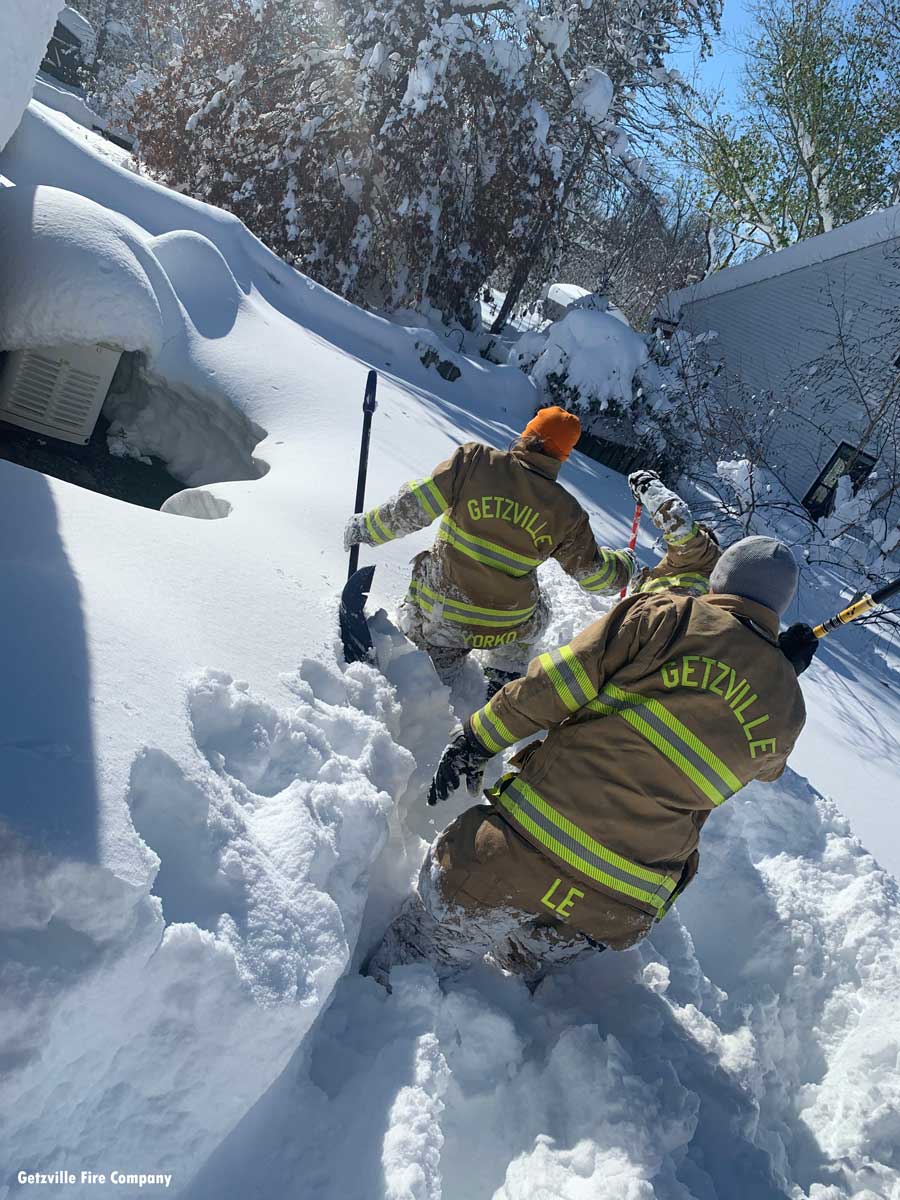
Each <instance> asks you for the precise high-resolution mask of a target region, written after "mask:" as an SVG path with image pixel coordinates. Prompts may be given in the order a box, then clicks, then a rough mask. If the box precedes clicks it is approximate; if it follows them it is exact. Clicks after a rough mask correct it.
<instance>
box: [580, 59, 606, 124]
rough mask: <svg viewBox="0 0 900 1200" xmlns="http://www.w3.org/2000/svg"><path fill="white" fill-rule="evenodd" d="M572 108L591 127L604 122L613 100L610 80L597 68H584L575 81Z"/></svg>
mask: <svg viewBox="0 0 900 1200" xmlns="http://www.w3.org/2000/svg"><path fill="white" fill-rule="evenodd" d="M573 91H574V99H573V101H572V107H573V108H575V109H576V111H578V112H580V113H581V114H582V116H584V117H586V118H587V120H588V121H590V122H591V124H592V125H599V124H601V123H602V122H603V121H605V120H606V117H607V114H608V113H609V106H610V105H611V104H612V99H613V85H612V80H611V79H610V77H609V76H608V75H607V74H606V72H605V71H601V70H600V68H599V67H585V68H584V70H583V71H582V72H581V74H580V75H579V76H578V78H577V79H576V80H575V86H574V88H573Z"/></svg>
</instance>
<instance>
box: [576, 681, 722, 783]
mask: <svg viewBox="0 0 900 1200" xmlns="http://www.w3.org/2000/svg"><path fill="white" fill-rule="evenodd" d="M610 701H612V703H610ZM589 707H590V708H592V709H593V710H594V711H595V712H599V713H601V714H602V715H603V716H611V715H613V714H618V715H619V716H621V717H622V718H623V719H624V720H626V721H627V722H628V723H629V725H631V726H632V727H633V728H634V729H636V730H637V732H638V733H640V734H641V735H642V736H643V737H645V738H646V739H647V741H649V742H650V743H651V744H652V745H654V746H655V747H656V748H657V749H658V750H659V751H661V752H662V753H663V754H664V755H665V756H666V758H668V759H669V761H670V762H672V763H673V764H674V765H675V766H677V767H678V769H679V770H680V771H682V772H683V773H684V774H685V775H686V776H687V777H688V778H689V779H690V780H691V782H692V783H694V784H695V785H696V786H697V787H698V788H700V790H701V791H702V792H703V794H704V795H705V796H707V797H708V798H709V799H710V800H711V801H712V802H713V804H715V805H716V806H718V805H719V804H722V803H723V802H724V801H725V800H727V799H728V797H729V796H732V795H734V793H735V792H737V791H740V789H741V788H742V787H743V786H744V785H743V784H742V783H741V781H740V779H738V777H737V776H736V775H735V774H734V772H733V771H732V770H731V769H730V768H729V767H728V766H727V765H726V764H725V763H724V762H723V761H722V760H721V759H720V758H719V756H718V755H717V754H716V753H715V752H714V751H713V750H711V749H710V747H709V746H707V745H706V743H705V742H702V741H701V740H700V738H699V737H697V735H696V734H695V733H694V731H693V730H692V729H689V728H688V726H687V725H685V724H684V723H683V722H682V721H680V720H679V719H678V717H676V716H675V714H674V713H672V712H670V711H669V709H667V708H666V707H665V705H663V704H661V703H660V702H659V701H658V700H656V699H655V698H651V697H646V696H642V695H640V693H638V692H626V691H623V690H622V688H619V687H616V686H615V684H612V683H608V684H607V685H606V686H605V688H604V690H603V692H602V694H601V695H600V698H599V699H598V700H595V701H592V702H591V704H590V705H589ZM660 726H663V728H660ZM697 760H699V761H697Z"/></svg>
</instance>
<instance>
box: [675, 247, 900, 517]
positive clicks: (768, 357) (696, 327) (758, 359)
mask: <svg viewBox="0 0 900 1200" xmlns="http://www.w3.org/2000/svg"><path fill="white" fill-rule="evenodd" d="M837 233H838V235H839V234H840V231H837ZM826 236H827V235H826ZM786 253H787V252H786ZM737 269H738V270H741V268H737ZM716 278H717V277H715V276H714V277H713V279H716ZM702 287H703V285H699V287H698V288H697V291H698V292H700V293H701V294H700V295H699V296H698V297H697V298H696V299H692V298H691V292H690V290H687V289H686V290H685V292H683V293H679V300H680V310H681V321H680V328H682V329H687V330H689V331H690V332H691V333H695V334H696V333H703V332H706V331H709V330H714V331H716V333H717V334H718V339H717V340H716V341H714V342H713V343H711V345H710V347H709V350H710V357H711V358H712V359H713V360H716V359H722V360H723V361H724V364H725V367H724V370H723V371H722V373H721V375H720V377H719V380H718V393H719V397H720V401H721V405H722V422H723V428H725V429H727V428H728V427H729V425H733V424H734V423H735V418H738V419H741V420H742V419H744V418H745V417H746V416H747V415H749V416H750V418H751V419H755V421H756V422H757V423H758V424H760V425H761V426H763V427H764V429H765V438H766V440H767V442H768V446H767V457H768V458H769V460H770V461H771V462H773V463H774V464H776V465H777V466H778V468H779V470H778V473H779V475H780V476H781V478H782V479H783V480H784V482H785V483H786V484H787V486H788V487H789V488H790V489H791V491H792V492H793V493H794V495H795V496H797V497H798V498H800V499H802V497H803V496H804V495H805V494H806V492H807V490H808V489H809V487H810V486H811V485H812V483H813V482H814V481H815V479H816V478H817V476H818V475H819V472H820V471H821V469H822V467H824V465H825V464H826V463H827V461H828V459H829V458H830V457H831V454H832V452H833V451H834V449H835V448H836V447H837V445H838V444H839V443H840V442H841V441H848V442H851V443H852V444H853V445H857V444H858V442H859V440H860V436H861V434H862V432H863V430H864V429H865V427H866V425H867V423H868V418H867V416H866V412H865V408H864V406H863V404H862V403H861V402H860V399H859V397H858V394H857V392H856V389H855V387H854V384H853V378H852V374H853V373H852V372H850V371H848V370H847V369H845V368H844V366H843V365H842V364H841V363H840V360H839V354H838V353H837V352H836V349H835V346H836V341H837V333H838V329H839V328H840V325H841V324H843V326H844V328H845V330H846V331H848V332H849V335H850V344H851V347H856V348H858V353H859V355H860V366H861V370H858V371H857V372H856V374H857V375H858V376H859V375H862V376H864V377H865V378H867V379H869V380H870V381H873V382H874V386H875V391H876V393H877V394H878V395H883V391H884V388H885V386H887V380H888V379H889V378H891V377H892V375H893V367H892V364H893V362H894V360H895V359H896V358H897V357H898V355H900V238H894V239H891V240H888V241H885V242H881V243H879V244H876V245H872V246H866V247H863V248H860V249H854V250H852V251H851V252H849V253H847V254H843V255H841V256H839V257H837V258H832V259H829V260H827V261H824V262H813V263H810V264H809V265H805V266H802V267H799V268H798V269H795V270H790V271H786V272H783V273H779V274H775V275H773V276H772V277H771V278H767V279H758V280H755V281H750V282H748V283H746V284H744V285H743V286H741V287H737V288H734V289H733V290H730V291H719V292H718V294H714V295H711V296H706V297H704V296H703V295H702ZM817 360H818V366H817V367H815V369H814V365H815V364H816V362H817ZM823 360H824V361H823ZM828 360H831V362H832V363H833V367H832V368H831V370H830V372H829V367H828ZM829 374H830V375H831V378H828V376H829ZM822 426H824V429H823V428H820V427H822ZM737 440H738V439H737V438H735V441H736V442H737Z"/></svg>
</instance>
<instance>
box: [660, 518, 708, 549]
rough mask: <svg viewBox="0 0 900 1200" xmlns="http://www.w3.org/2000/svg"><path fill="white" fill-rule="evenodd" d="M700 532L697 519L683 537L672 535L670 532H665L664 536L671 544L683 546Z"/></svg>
mask: <svg viewBox="0 0 900 1200" xmlns="http://www.w3.org/2000/svg"><path fill="white" fill-rule="evenodd" d="M699 532H700V526H699V525H698V524H697V522H696V521H695V522H694V523H693V525H692V526H691V528H690V530H689V531H688V532H687V533H685V534H683V535H682V536H681V537H670V536H669V534H667V533H664V534H663V538H664V539H665V540H666V542H667V543H668V544H669V545H670V546H683V545H684V544H685V542H689V541H690V540H691V538H692V537H696V536H697V534H698V533H699Z"/></svg>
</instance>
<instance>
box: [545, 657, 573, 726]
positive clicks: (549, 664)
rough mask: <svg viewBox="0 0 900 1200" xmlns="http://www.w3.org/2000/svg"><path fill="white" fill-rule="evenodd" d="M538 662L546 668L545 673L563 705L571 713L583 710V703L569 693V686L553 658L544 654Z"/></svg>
mask: <svg viewBox="0 0 900 1200" xmlns="http://www.w3.org/2000/svg"><path fill="white" fill-rule="evenodd" d="M538 662H539V663H540V664H541V666H542V667H543V668H544V672H545V674H546V675H547V678H548V679H549V680H550V682H551V683H552V684H553V687H554V688H555V690H556V694H557V695H558V696H559V698H560V700H562V702H563V704H564V705H565V706H566V708H567V709H568V710H569V712H577V710H578V709H579V708H581V703H580V702H579V701H578V700H576V699H575V697H574V696H573V695H572V693H571V692H570V691H569V685H568V684H567V683H566V681H565V679H563V677H562V675H561V674H560V673H559V670H558V668H557V666H556V663H555V662H554V661H553V658H552V656H551V655H549V654H542V655H540V657H539V658H538Z"/></svg>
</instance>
